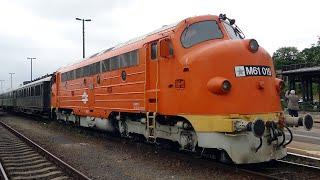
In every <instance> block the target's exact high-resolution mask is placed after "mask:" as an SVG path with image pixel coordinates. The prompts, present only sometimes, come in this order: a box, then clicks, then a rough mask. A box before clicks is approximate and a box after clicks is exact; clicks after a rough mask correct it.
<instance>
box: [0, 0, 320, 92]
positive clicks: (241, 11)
mask: <svg viewBox="0 0 320 180" xmlns="http://www.w3.org/2000/svg"><path fill="white" fill-rule="evenodd" d="M318 2H319V1H318V0H314V1H312V0H304V1H302V0H296V1H294V0H281V1H280V0H265V1H257V0H252V1H250V0H241V1H237V0H234V1H231V0H223V1H221V0H219V1H218V0H194V1H189V0H181V1H178V0H176V1H174V0H157V1H153V0H90V1H89V0H87V1H84V0H82V1H80V0H54V1H53V0H52V1H47V0H45V1H44V0H0V18H1V21H0V62H1V64H0V80H5V82H4V89H8V88H10V75H9V73H10V72H14V73H15V75H14V76H13V86H14V87H17V86H19V84H21V83H22V82H23V81H26V80H30V61H28V60H27V57H36V58H37V59H36V60H35V61H34V63H33V70H34V71H33V77H34V78H35V77H39V76H42V75H44V74H47V73H52V72H54V71H55V70H56V69H57V68H59V67H62V66H64V65H67V64H70V63H72V62H75V61H77V60H79V59H81V57H82V29H81V28H82V24H81V22H80V21H76V20H75V18H76V17H79V18H90V19H92V21H91V22H87V23H86V27H85V28H86V55H87V56H89V55H91V54H94V53H96V52H99V51H101V50H103V49H107V48H108V47H111V46H114V45H116V44H118V43H121V42H124V41H126V40H129V39H131V38H134V37H137V36H140V35H143V34H146V33H148V32H151V31H153V30H154V29H157V28H159V27H161V26H163V25H167V24H171V23H174V22H178V21H180V20H182V19H184V18H187V17H190V16H195V15H205V14H214V15H218V14H220V13H226V14H227V16H229V17H231V18H235V19H236V23H237V25H238V26H239V27H240V28H241V29H242V31H243V32H244V33H245V35H246V37H247V38H255V39H257V40H258V42H259V44H260V45H261V46H263V47H264V48H266V49H267V50H268V51H269V53H270V54H272V53H273V52H274V51H275V50H276V49H278V48H279V47H283V46H296V47H298V49H299V50H302V49H303V48H305V47H310V45H311V44H312V43H316V41H317V36H319V35H320V23H319V18H320V9H319V7H320V3H318Z"/></svg>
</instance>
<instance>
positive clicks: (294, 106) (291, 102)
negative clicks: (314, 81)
mask: <svg viewBox="0 0 320 180" xmlns="http://www.w3.org/2000/svg"><path fill="white" fill-rule="evenodd" d="M286 98H287V99H288V111H289V115H291V116H292V117H298V110H299V103H298V102H299V97H298V96H297V95H296V91H295V90H291V91H290V93H289V91H287V92H286Z"/></svg>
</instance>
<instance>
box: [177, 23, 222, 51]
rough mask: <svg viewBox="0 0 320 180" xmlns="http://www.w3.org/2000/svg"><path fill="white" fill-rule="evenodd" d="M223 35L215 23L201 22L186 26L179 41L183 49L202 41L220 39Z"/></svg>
mask: <svg viewBox="0 0 320 180" xmlns="http://www.w3.org/2000/svg"><path fill="white" fill-rule="evenodd" d="M221 38H223V34H222V32H221V29H220V27H219V25H218V23H217V21H214V20H210V21H201V22H196V23H194V24H191V25H189V26H187V27H186V28H185V29H184V31H183V33H182V34H181V37H180V40H181V44H182V46H183V47H184V48H189V47H192V46H194V45H196V44H199V43H201V42H204V41H208V40H212V39H221Z"/></svg>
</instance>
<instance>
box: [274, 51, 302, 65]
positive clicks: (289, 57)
mask: <svg viewBox="0 0 320 180" xmlns="http://www.w3.org/2000/svg"><path fill="white" fill-rule="evenodd" d="M301 55H302V54H300V52H299V50H298V49H297V48H296V47H281V48H279V49H278V50H276V52H274V53H273V55H272V59H273V61H274V65H275V68H276V69H282V68H283V66H286V65H291V64H298V63H301V61H302V60H301V58H302V57H301Z"/></svg>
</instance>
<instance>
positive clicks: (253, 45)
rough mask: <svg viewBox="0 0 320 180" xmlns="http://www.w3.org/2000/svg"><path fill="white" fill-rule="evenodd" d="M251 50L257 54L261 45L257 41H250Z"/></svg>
mask: <svg viewBox="0 0 320 180" xmlns="http://www.w3.org/2000/svg"><path fill="white" fill-rule="evenodd" d="M249 50H250V51H251V52H252V53H255V52H257V51H258V50H259V44H258V42H257V41H256V40H255V39H250V41H249Z"/></svg>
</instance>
